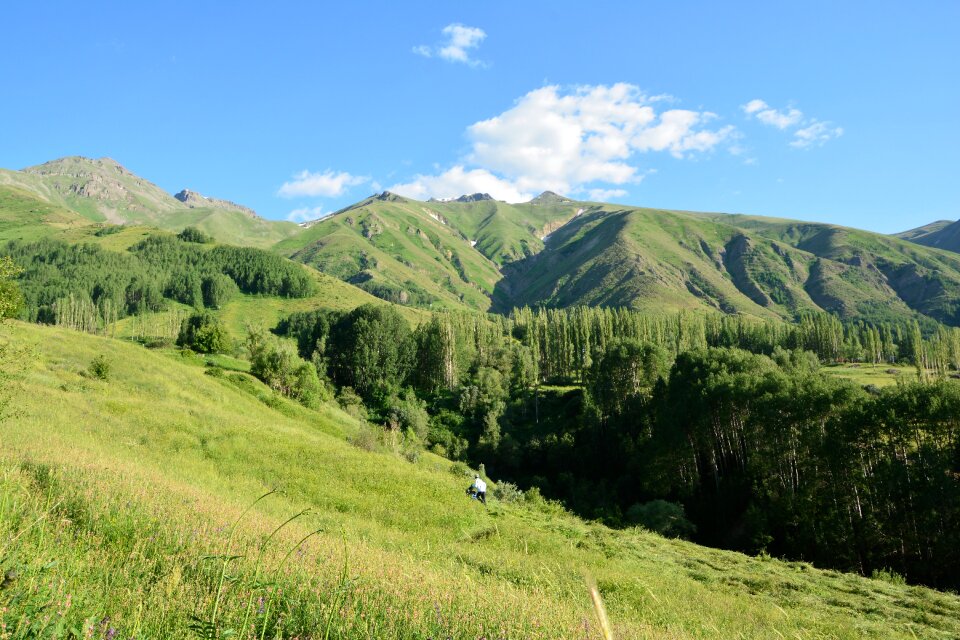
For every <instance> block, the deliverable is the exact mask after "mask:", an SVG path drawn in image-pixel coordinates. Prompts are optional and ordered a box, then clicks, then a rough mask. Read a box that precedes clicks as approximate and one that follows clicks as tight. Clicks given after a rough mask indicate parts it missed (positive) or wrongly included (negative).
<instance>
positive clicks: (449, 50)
mask: <svg viewBox="0 0 960 640" xmlns="http://www.w3.org/2000/svg"><path fill="white" fill-rule="evenodd" d="M442 33H443V35H444V36H446V39H445V40H444V41H443V42H441V43H440V44H437V45H434V46H432V47H431V46H427V45H425V44H421V45H419V46H416V47H414V48H413V52H414V53H416V54H417V55H421V56H423V57H425V58H432V57H433V56H438V57H440V58H443V59H444V60H448V61H450V62H461V63H463V64H467V65H470V66H471V67H476V66H480V65H482V64H483V63H481V62H480V61H479V60H476V59H474V58H471V57H470V51H471V50H472V49H476V48H478V47H479V46H480V43H481V42H483V40H484V39H485V38H486V37H487V34H486V32H485V31H484V30H483V29H480V28H478V27H468V26H466V25H462V24H456V23H455V24H448V25H447V26H445V27H444V28H443V31H442Z"/></svg>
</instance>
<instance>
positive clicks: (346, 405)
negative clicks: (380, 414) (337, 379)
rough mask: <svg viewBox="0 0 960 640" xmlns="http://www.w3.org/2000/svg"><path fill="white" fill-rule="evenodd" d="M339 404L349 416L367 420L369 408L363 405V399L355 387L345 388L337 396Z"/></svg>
mask: <svg viewBox="0 0 960 640" xmlns="http://www.w3.org/2000/svg"><path fill="white" fill-rule="evenodd" d="M337 404H339V405H340V408H341V409H343V410H344V412H345V413H347V415H350V416H353V417H354V418H356V419H358V420H366V419H367V407H366V406H365V405H364V404H363V399H362V398H361V397H360V396H358V395H357V392H356V391H354V390H353V387H343V388H341V389H340V392H339V393H338V394H337Z"/></svg>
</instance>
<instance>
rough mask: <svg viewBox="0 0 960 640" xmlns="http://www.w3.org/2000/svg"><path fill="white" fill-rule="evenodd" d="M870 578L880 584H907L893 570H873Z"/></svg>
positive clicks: (904, 579)
mask: <svg viewBox="0 0 960 640" xmlns="http://www.w3.org/2000/svg"><path fill="white" fill-rule="evenodd" d="M870 577H871V578H872V579H873V580H879V581H881V582H888V583H890V584H896V585H903V584H907V579H906V578H904V577H903V576H902V575H900V574H899V573H897V572H896V571H894V570H893V569H874V570H873V573H871V574H870Z"/></svg>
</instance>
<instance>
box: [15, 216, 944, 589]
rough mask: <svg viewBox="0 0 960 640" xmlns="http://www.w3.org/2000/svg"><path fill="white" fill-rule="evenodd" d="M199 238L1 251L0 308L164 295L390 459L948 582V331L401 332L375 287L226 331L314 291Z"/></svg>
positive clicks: (54, 310) (519, 326)
mask: <svg viewBox="0 0 960 640" xmlns="http://www.w3.org/2000/svg"><path fill="white" fill-rule="evenodd" d="M205 240H206V239H205V238H204V237H203V236H202V235H197V234H181V236H180V237H175V236H171V235H155V236H151V237H148V238H146V239H145V240H143V241H141V242H139V243H138V244H136V245H134V246H133V247H131V248H130V250H129V251H127V252H123V253H118V252H111V251H105V250H102V249H99V248H98V247H96V246H93V245H67V244H64V243H59V242H54V241H49V240H45V241H39V242H34V243H22V242H19V243H18V242H14V243H10V244H9V245H7V247H6V253H7V254H9V256H10V258H8V259H7V266H6V267H4V268H5V269H6V273H7V276H8V279H9V276H11V275H16V277H17V280H16V284H17V287H18V289H19V290H21V291H22V295H21V294H20V293H18V296H19V298H18V299H17V300H18V302H17V304H16V305H15V306H16V307H17V309H13V308H11V309H6V310H4V315H15V316H16V315H18V316H19V317H21V318H24V319H27V320H30V321H35V322H43V323H51V324H60V325H65V326H68V327H71V328H74V329H79V330H84V331H93V332H98V331H100V330H102V328H103V327H104V326H106V325H107V324H109V323H110V322H112V321H113V320H115V319H118V318H121V317H124V316H125V315H131V314H138V313H143V312H146V311H154V310H159V309H163V308H164V307H165V306H167V305H169V304H170V303H171V302H172V301H176V302H179V303H183V304H185V305H189V306H190V307H192V308H193V310H194V311H193V315H191V316H189V317H187V318H186V319H185V320H184V321H183V326H182V327H181V330H180V336H179V338H178V340H177V342H178V344H180V345H181V346H183V347H187V348H191V349H194V350H196V351H200V352H233V353H243V354H244V355H245V356H246V357H247V358H249V360H250V371H251V373H253V374H254V375H255V376H257V377H258V378H260V379H261V380H263V381H264V382H265V383H267V384H268V385H269V386H270V387H272V388H273V389H274V390H275V391H276V392H278V393H280V394H283V395H287V396H289V397H291V398H294V399H296V400H298V401H300V402H301V403H303V404H305V405H307V406H312V405H316V403H318V402H321V401H324V400H331V399H333V398H334V397H335V398H336V399H337V401H338V402H339V403H340V405H341V406H342V407H344V408H345V409H346V410H347V411H349V412H351V413H353V414H354V415H356V416H357V417H359V418H361V419H363V420H364V421H365V422H366V423H367V424H369V425H370V428H371V432H375V433H379V434H380V435H381V436H383V435H388V436H389V437H391V438H393V439H394V441H397V440H398V439H399V440H402V442H403V443H404V446H405V447H406V448H407V450H408V451H415V450H417V449H423V448H429V449H430V450H432V451H433V452H435V453H437V454H440V455H443V456H446V457H449V458H451V459H453V460H460V461H463V462H467V463H470V464H473V465H480V464H482V465H483V466H484V468H485V469H486V472H487V473H488V474H489V475H491V476H493V477H496V478H499V479H502V480H505V481H509V482H510V483H515V484H516V485H517V486H518V487H519V488H520V489H523V490H525V491H527V492H531V493H534V494H542V495H543V496H545V497H547V498H551V499H555V500H559V501H561V502H562V503H563V504H564V505H566V506H567V508H569V509H571V510H573V511H575V512H576V513H578V514H580V515H582V516H584V517H587V518H591V519H597V520H600V521H602V522H604V523H606V524H608V525H610V526H613V527H629V526H637V525H640V526H644V527H647V528H650V529H653V530H657V531H660V532H661V533H664V534H666V535H674V536H683V537H688V538H690V539H692V540H694V541H696V542H699V543H703V544H708V545H712V546H717V547H723V548H729V549H736V550H742V551H746V552H749V553H768V554H772V555H776V556H782V557H787V558H796V559H803V560H806V561H810V562H814V563H816V564H817V565H818V566H822V567H832V568H837V569H842V570H853V571H858V572H861V573H863V574H865V575H871V574H872V573H874V572H877V571H883V572H893V573H896V574H898V575H901V576H904V577H905V578H906V579H907V580H909V581H911V582H915V583H923V584H928V585H932V586H936V587H940V588H953V589H956V588H960V577H958V576H960V551H958V550H960V386H958V385H957V383H956V382H955V381H953V380H952V378H953V377H954V376H956V375H958V374H957V372H958V371H960V329H957V328H951V327H946V326H943V325H937V324H933V323H930V322H926V323H924V324H921V323H920V322H918V321H911V322H905V323H881V324H872V323H865V322H843V321H841V320H840V319H838V318H837V317H835V316H832V315H828V314H811V315H804V316H801V317H799V318H797V320H796V322H793V323H786V322H782V321H778V320H760V319H755V318H748V317H743V316H732V315H722V314H703V313H683V312H681V313H674V314H662V315H650V314H642V313H638V312H634V311H630V310H626V309H616V308H580V307H578V308H571V309H559V310H558V309H529V308H523V309H516V310H514V311H513V312H511V313H510V314H509V315H506V316H504V315H481V314H471V313H455V312H438V313H433V314H431V315H430V316H429V319H427V320H425V321H424V322H422V323H421V324H420V325H419V326H416V327H412V326H411V324H410V322H409V321H408V320H407V319H405V318H404V317H402V316H401V315H400V314H399V312H398V311H397V310H396V309H395V308H394V307H392V306H390V305H387V304H380V303H378V304H368V305H363V306H360V307H358V308H356V309H353V310H352V311H348V312H342V311H332V310H326V309H319V310H315V311H309V312H298V313H294V314H292V315H289V316H288V317H286V318H285V319H283V320H282V321H281V322H280V323H279V324H278V325H277V326H276V327H274V328H273V330H272V334H271V333H270V332H267V331H264V330H262V329H257V328H253V329H251V330H250V331H249V333H248V335H246V336H230V335H229V334H228V332H227V331H226V329H225V328H224V327H223V325H222V324H221V323H220V321H219V320H218V318H217V315H216V313H212V312H211V310H216V309H217V308H218V307H219V306H221V305H222V304H223V303H224V302H225V301H227V300H229V299H230V297H231V296H234V295H237V294H238V293H240V292H243V293H248V294H264V295H275V296H288V297H299V296H306V295H309V294H310V293H311V291H312V287H313V286H314V285H313V283H312V280H311V279H310V278H309V275H308V272H307V271H306V270H304V269H303V268H302V267H300V266H299V265H295V264H293V263H291V262H289V261H287V260H284V259H282V258H280V257H278V256H276V255H274V254H270V253H268V252H264V251H260V250H256V249H240V248H234V247H228V246H219V245H211V243H209V242H206V241H205ZM11 259H12V260H11ZM8 285H9V282H8ZM8 285H5V286H8ZM7 297H8V298H10V299H13V298H12V297H10V296H7ZM274 334H275V335H274ZM835 362H859V363H864V365H873V366H877V367H889V366H892V365H893V364H895V363H899V364H909V365H912V366H913V368H914V371H915V375H912V376H910V375H907V376H901V378H902V379H901V381H900V382H898V384H896V385H894V386H891V387H888V388H884V389H879V388H876V387H872V386H863V385H858V384H855V383H854V382H851V381H849V380H844V379H839V378H836V377H831V376H829V375H827V374H826V373H825V372H824V370H823V367H822V365H823V364H829V363H835Z"/></svg>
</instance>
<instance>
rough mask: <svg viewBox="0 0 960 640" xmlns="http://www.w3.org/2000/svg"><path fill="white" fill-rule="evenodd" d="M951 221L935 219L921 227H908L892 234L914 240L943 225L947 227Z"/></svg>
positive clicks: (934, 231)
mask: <svg viewBox="0 0 960 640" xmlns="http://www.w3.org/2000/svg"><path fill="white" fill-rule="evenodd" d="M953 222H954V221H953V220H937V221H935V222H931V223H930V224H925V225H923V226H922V227H917V228H916V229H908V230H907V231H901V232H900V233H895V234H893V235H894V237H897V238H902V239H903V240H913V241H914V242H916V241H917V240H918V239H920V238H922V237H924V236H927V235H930V234H931V233H936V232H937V231H940V230H941V229H943V228H944V227H949V226H950V225H951V224H953ZM921 244H922V243H921Z"/></svg>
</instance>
